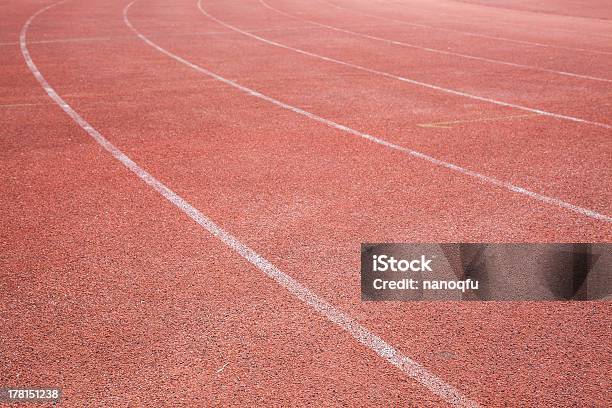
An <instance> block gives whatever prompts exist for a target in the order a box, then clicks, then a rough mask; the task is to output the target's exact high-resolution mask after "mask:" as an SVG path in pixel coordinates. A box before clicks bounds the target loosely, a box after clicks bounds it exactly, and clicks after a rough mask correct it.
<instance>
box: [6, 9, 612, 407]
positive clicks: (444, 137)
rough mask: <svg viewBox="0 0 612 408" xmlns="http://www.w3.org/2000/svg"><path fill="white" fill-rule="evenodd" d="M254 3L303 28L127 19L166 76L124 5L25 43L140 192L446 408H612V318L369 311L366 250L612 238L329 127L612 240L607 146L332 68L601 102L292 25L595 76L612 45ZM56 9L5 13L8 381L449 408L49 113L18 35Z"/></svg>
mask: <svg viewBox="0 0 612 408" xmlns="http://www.w3.org/2000/svg"><path fill="white" fill-rule="evenodd" d="M266 3H268V4H269V5H270V6H272V7H274V8H276V9H278V10H282V11H283V12H285V13H289V14H291V15H295V16H299V17H300V18H301V19H302V20H301V21H298V20H295V19H293V18H291V17H289V16H287V15H283V14H281V13H278V12H275V11H274V10H271V9H270V8H267V7H265V5H263V4H262V3H261V2H259V1H256V0H249V1H247V0H241V1H232V2H226V1H209V0H203V1H202V2H201V8H202V9H203V10H204V11H205V12H206V13H207V14H209V15H210V16H212V17H213V18H214V19H216V20H217V21H215V20H213V19H211V18H210V17H207V16H206V15H204V14H203V13H201V12H200V9H199V8H198V5H197V2H196V1H195V0H180V1H178V0H177V1H171V0H138V1H137V2H135V3H134V4H133V5H132V6H130V8H129V10H128V19H129V20H128V21H129V23H130V24H132V26H133V27H134V29H135V30H137V32H139V33H142V34H141V35H142V36H144V37H145V38H146V39H148V41H150V42H151V43H153V44H155V45H157V47H160V48H162V49H164V50H166V52H167V53H170V54H172V55H174V56H175V57H176V58H174V59H173V58H170V57H169V56H168V54H164V53H161V52H160V50H159V49H156V48H154V47H152V46H151V43H147V42H145V41H143V39H142V38H139V37H137V36H136V34H135V33H134V32H133V31H132V30H131V29H130V28H129V27H128V26H127V25H126V24H125V21H124V9H125V7H126V6H127V4H128V2H126V1H102V0H97V1H95V2H81V1H76V0H75V1H72V0H70V1H67V2H65V3H62V4H59V5H57V6H54V7H52V8H50V9H48V10H46V11H44V12H42V13H41V14H39V15H38V16H37V17H36V18H35V19H34V20H33V21H32V23H31V25H30V26H29V28H28V30H27V33H26V34H27V35H26V37H25V39H26V41H27V43H25V45H26V47H27V50H28V52H29V54H30V56H31V58H32V61H33V63H34V64H35V65H36V67H37V69H38V70H40V73H41V74H42V76H44V78H45V80H46V81H48V84H49V85H50V86H51V87H52V88H53V89H54V91H55V92H57V94H58V95H59V96H60V97H61V98H62V99H63V100H64V101H65V103H67V104H68V105H69V106H70V107H71V108H72V109H74V112H76V113H78V115H80V116H81V117H82V118H83V119H84V120H86V121H87V122H88V123H89V124H90V125H91V126H92V128H94V129H96V130H97V131H98V132H99V133H100V134H101V135H103V137H105V138H106V139H107V140H108V141H110V142H111V143H112V144H113V145H115V146H116V147H117V148H118V149H120V150H121V151H122V152H124V153H125V154H126V155H128V156H129V157H130V158H131V159H132V160H133V161H134V162H135V163H137V165H138V166H139V168H141V169H144V170H146V172H148V173H149V174H150V175H152V176H153V177H155V178H156V179H157V180H158V181H159V182H161V183H163V184H164V185H166V186H168V187H169V188H171V189H172V190H173V191H174V192H175V193H176V194H177V195H178V196H180V197H182V198H183V199H184V200H186V202H188V203H190V204H191V205H192V206H193V207H194V208H196V209H197V210H199V212H200V213H202V214H204V215H205V216H206V217H208V218H209V219H210V220H213V221H214V222H215V225H217V226H218V227H220V228H223V229H224V230H225V231H228V232H229V233H230V234H232V236H233V237H235V238H236V239H238V240H239V241H240V242H241V243H243V244H244V245H247V246H248V247H249V248H251V249H252V250H254V251H255V252H257V253H258V254H259V255H261V256H262V257H263V258H265V259H267V260H268V261H270V262H271V263H272V264H274V265H275V266H276V267H277V268H279V270H281V271H283V272H284V273H286V274H287V275H289V276H291V277H292V278H293V279H295V281H297V282H299V283H300V284H301V285H303V286H304V287H307V288H309V289H310V291H311V292H312V293H315V294H317V295H318V296H319V297H320V298H322V299H325V300H326V301H327V302H329V303H330V304H331V305H333V307H334V310H337V311H342V312H343V313H344V314H345V315H346V316H350V317H351V318H352V319H354V321H356V322H358V324H359V325H360V327H363V328H365V329H367V330H368V332H369V333H373V334H375V335H377V336H380V338H381V339H383V340H384V341H385V342H386V343H387V344H388V345H390V346H392V347H393V348H394V350H396V351H397V352H399V353H401V354H402V355H403V356H407V357H409V358H411V359H412V360H414V361H415V362H418V363H419V364H420V365H421V366H422V367H424V368H425V369H426V370H427V372H428V373H430V374H431V375H432V376H434V377H435V378H436V379H439V380H440V381H441V382H442V383H443V384H446V385H448V386H451V387H453V389H455V390H457V392H458V393H459V395H460V396H461V397H462V398H463V399H462V400H460V401H459V402H470V401H472V402H474V403H477V404H479V405H481V406H518V405H522V406H597V407H599V406H601V407H603V406H608V405H610V403H611V399H610V395H609V393H607V392H606V390H609V389H610V388H611V387H610V386H611V385H612V384H611V383H612V381H611V378H610V374H609V373H610V372H611V370H610V369H611V368H612V367H611V358H610V356H611V353H612V349H611V347H610V342H609V337H610V323H611V321H610V312H611V309H610V303H609V302H580V303H569V302H567V303H561V302H559V303H526V302H525V303H469V304H468V303H363V302H361V301H360V299H359V292H358V282H359V275H358V266H359V265H358V256H357V255H358V253H359V243H360V242H367V241H370V242H376V241H389V242H402V241H429V242H432V241H441V242H450V241H501V242H522V241H537V242H540V241H542V242H546V241H568V242H570V241H595V242H610V240H611V238H612V229H611V228H610V223H609V222H607V221H606V220H605V218H604V219H602V218H597V217H593V216H589V215H588V214H586V215H585V213H582V212H580V211H573V210H571V209H568V208H566V207H562V206H559V205H557V204H555V203H551V202H543V201H542V200H538V199H534V198H533V197H532V196H529V195H525V194H522V193H520V192H519V193H517V192H512V191H509V190H508V189H507V188H504V187H500V186H499V185H497V186H496V185H493V184H491V183H489V182H487V181H483V180H482V179H477V178H474V177H473V176H470V175H469V174H465V173H462V172H458V171H453V170H451V169H449V168H448V167H444V166H441V165H436V164H434V163H432V162H431V161H427V160H422V159H419V158H415V157H414V156H411V155H409V154H406V153H405V152H402V151H398V150H397V149H394V148H390V147H389V146H384V145H381V144H379V143H372V141H368V140H364V139H363V138H362V137H359V136H357V135H355V134H351V133H349V132H347V131H346V129H345V130H343V129H339V128H338V127H333V126H329V123H328V124H325V123H322V122H321V120H318V119H316V118H324V119H325V120H328V121H333V122H334V123H337V124H340V125H343V126H346V127H348V128H350V129H354V130H357V131H359V132H361V134H367V135H374V136H376V137H377V138H379V139H381V140H385V141H387V142H389V143H392V144H394V146H395V145H396V146H401V147H404V148H409V149H412V150H413V151H418V152H422V153H423V154H426V155H428V157H433V158H436V159H438V160H441V161H444V162H445V163H452V164H454V165H457V166H461V168H463V169H468V170H469V171H471V172H474V173H478V174H481V175H484V176H486V177H489V178H494V179H495V180H501V181H503V182H507V183H511V184H512V185H515V186H520V187H522V188H525V189H528V190H529V191H533V192H536V193H537V194H540V195H542V196H545V197H552V198H554V199H556V200H559V201H561V202H564V203H568V204H571V205H573V206H576V207H579V208H581V209H587V210H589V211H591V212H592V213H596V214H599V215H602V216H604V217H609V216H610V214H611V211H610V207H611V206H610V203H611V202H612V200H611V191H610V183H609V180H610V175H611V168H610V165H609V163H610V152H611V149H610V142H609V140H610V136H611V133H612V132H611V131H610V130H609V129H606V128H602V127H600V126H593V125H590V124H586V123H577V122H573V121H568V120H563V119H559V118H555V117H550V116H542V115H527V113H528V112H524V111H520V110H517V109H514V108H509V107H504V106H500V105H496V104H494V103H487V102H485V101H482V100H475V99H473V98H467V97H463V96H459V95H456V94H449V93H448V92H440V91H438V90H435V89H432V88H427V87H423V86H420V85H415V84H413V83H406V82H402V81H398V80H397V79H394V78H391V77H389V76H384V75H380V74H377V73H372V72H367V71H364V70H363V69H356V68H354V67H353V66H348V65H346V64H344V65H343V64H340V63H338V62H337V61H341V62H344V63H347V64H352V65H358V66H360V67H365V68H368V69H370V70H376V71H377V72H384V73H388V74H391V75H394V76H400V77H407V78H410V79H412V80H414V81H418V82H420V83H426V84H433V85H436V86H439V87H443V88H445V89H450V90H457V91H461V92H466V93H469V94H473V95H477V96H480V97H483V98H488V99H493V100H498V101H505V102H508V103H511V104H516V105H520V106H528V107H535V108H537V109H541V110H544V111H546V112H552V113H555V114H559V115H564V116H571V117H576V118H582V119H585V120H588V121H591V122H596V123H603V124H608V125H609V124H610V117H611V115H610V113H611V110H612V108H611V106H612V105H611V104H610V84H609V83H606V82H601V81H592V80H588V79H584V78H582V79H581V78H569V77H563V76H559V75H556V74H553V73H549V72H542V71H536V70H526V69H522V68H516V67H511V66H502V65H496V66H493V65H491V64H488V63H486V64H485V63H483V62H482V61H474V60H471V61H467V60H465V59H459V58H457V57H454V56H450V55H432V54H431V53H426V52H424V51H423V50H418V49H408V48H405V47H398V46H396V45H394V44H389V43H382V42H380V41H375V40H372V39H367V38H364V37H359V36H356V35H354V34H350V33H346V32H339V31H335V30H330V29H328V28H325V27H321V26H317V25H313V24H311V23H309V22H307V21H303V20H309V21H316V22H319V23H323V24H326V25H332V26H335V27H342V28H344V29H347V30H350V31H354V32H360V33H365V34H367V35H371V36H376V37H384V38H388V39H391V40H395V41H402V42H411V43H417V44H419V45H422V46H426V47H431V48H436V49H452V50H453V51H454V52H460V53H465V54H468V53H469V54H477V55H479V56H482V57H485V58H495V59H498V60H504V61H509V62H514V63H520V64H525V65H530V66H538V67H545V68H548V69H553V70H560V71H561V70H562V71H571V72H576V73H579V74H582V75H590V76H597V77H604V78H605V77H606V76H607V78H610V77H609V75H610V74H609V73H610V67H611V66H612V47H611V46H610V41H609V39H608V38H607V37H606V36H610V35H612V32H611V30H610V28H609V26H607V25H606V24H604V22H602V21H601V19H589V18H584V16H580V17H568V16H561V15H558V14H551V13H548V14H547V13H542V12H538V13H525V12H524V11H520V12H519V11H516V12H515V11H512V10H509V9H503V12H502V11H500V9H498V8H492V7H482V6H474V5H470V6H469V8H467V7H468V6H466V8H464V7H463V6H460V5H457V4H454V3H453V2H449V1H442V0H441V1H438V2H417V3H415V4H418V9H415V8H414V6H413V7H408V5H407V3H401V2H398V1H376V2H365V1H347V0H343V1H340V0H330V1H327V0H325V1H317V2H316V5H315V3H313V2H308V1H298V0H292V1H288V0H266ZM506 3H509V2H506ZM51 4H52V3H49V2H46V1H45V2H41V1H24V2H21V1H20V2H17V1H8V2H5V3H3V4H2V5H0V11H1V14H0V15H2V17H1V18H2V25H1V26H0V30H1V31H0V48H1V49H2V51H3V52H2V57H1V58H2V61H3V65H2V74H3V78H5V79H6V81H5V83H6V85H5V86H3V87H2V88H0V101H1V105H2V106H0V114H1V115H2V124H3V128H4V129H5V130H4V132H3V138H2V142H1V143H2V149H1V153H0V154H1V155H2V160H1V161H0V165H1V166H2V174H3V175H4V180H5V182H4V183H2V187H1V188H2V195H1V197H2V207H3V212H2V228H1V230H0V231H1V235H0V236H1V240H0V243H1V245H2V249H1V251H0V254H1V265H2V272H3V274H2V275H3V279H2V281H1V283H0V284H1V285H2V286H1V288H0V291H1V293H2V296H3V302H2V303H0V309H1V311H2V314H1V316H3V319H2V320H1V321H2V325H3V327H2V333H3V334H2V340H3V341H2V342H1V343H0V352H1V353H2V356H3V359H2V361H1V362H0V384H10V385H31V384H57V385H59V386H61V387H62V388H63V389H64V395H65V405H66V406H157V405H160V406H167V405H175V406H176V405H183V406H204V405H213V404H219V405H232V404H233V405H275V406H285V405H330V404H334V405H335V404H337V405H342V404H344V405H399V404H402V405H408V406H419V407H420V406H443V405H447V404H448V403H449V398H445V396H444V395H442V396H441V395H436V393H435V392H432V387H431V386H430V387H428V386H427V385H428V383H427V381H424V380H423V378H424V377H423V376H422V375H421V376H419V375H417V376H415V378H410V376H408V375H406V373H405V372H403V371H401V370H398V369H397V368H396V367H394V366H393V365H392V364H390V363H389V361H388V360H386V359H385V358H383V357H381V356H380V355H379V354H376V352H375V351H374V350H372V349H371V348H368V347H367V345H364V344H361V343H359V342H358V341H357V340H356V339H355V338H354V337H353V336H352V335H351V333H350V332H347V331H346V330H343V328H342V327H340V326H339V325H338V324H336V323H334V322H332V321H330V319H329V318H326V317H325V315H321V314H320V313H318V312H317V311H315V310H313V308H312V307H311V306H309V305H308V303H307V302H306V303H304V302H303V301H301V300H299V299H298V298H297V297H296V296H294V295H293V294H292V293H291V292H289V291H287V290H286V288H284V287H283V286H282V285H279V284H278V283H277V282H275V281H274V280H272V279H270V278H269V277H267V276H266V275H265V274H262V272H261V271H260V270H259V269H258V268H257V266H255V265H253V264H252V263H249V262H247V261H246V260H245V259H244V258H243V257H241V256H240V255H239V254H237V253H236V252H235V251H233V250H232V249H231V248H229V247H228V246H227V245H226V244H225V243H223V242H222V241H220V240H219V239H217V238H215V237H213V236H212V235H211V234H210V233H209V232H208V231H206V230H204V229H202V227H201V226H200V225H198V224H196V223H194V221H193V220H192V219H190V218H189V216H187V215H186V214H185V213H184V212H181V211H180V209H178V208H177V206H176V205H173V204H172V203H170V202H168V201H167V200H165V199H164V198H163V197H162V196H160V195H159V194H158V193H157V192H156V191H155V190H153V189H151V188H150V187H149V186H148V185H147V184H145V183H143V182H142V181H141V180H139V178H138V177H137V176H136V175H135V174H134V173H133V172H130V170H129V169H127V168H126V167H125V166H123V165H121V163H119V162H118V161H117V160H116V159H115V158H113V156H112V155H110V154H108V152H107V151H105V150H104V149H103V148H101V146H100V145H99V144H98V143H96V142H95V141H94V140H93V139H92V138H91V137H90V136H89V135H88V133H87V132H86V131H85V130H84V129H83V128H82V127H80V126H79V125H78V124H77V123H76V122H75V121H74V120H73V119H72V118H71V117H69V116H68V115H66V113H65V112H64V111H63V110H62V109H61V107H59V106H58V105H57V104H55V103H54V102H53V101H52V100H51V99H49V97H48V96H47V95H46V93H45V91H44V90H43V89H42V87H41V86H40V84H39V82H38V81H37V80H36V78H35V77H34V76H33V75H32V72H31V71H30V70H29V69H28V66H27V65H25V64H24V57H23V55H22V52H21V49H20V43H19V33H20V31H21V29H22V27H23V25H24V24H25V23H26V21H28V19H29V18H30V17H31V16H32V15H33V14H34V13H35V12H37V11H38V10H40V9H41V8H42V7H45V6H47V5H51ZM334 4H335V5H336V6H341V7H342V8H338V7H334ZM512 4H515V5H517V7H518V6H520V4H521V3H520V2H519V1H516V2H514V3H512ZM551 4H553V6H555V7H557V8H559V7H565V6H563V4H564V3H562V2H558V3H557V2H551ZM559 4H560V5H559ZM475 10H477V12H476V11H475ZM563 10H570V9H567V8H563ZM443 11H445V12H446V13H448V14H447V15H446V17H445V15H444V14H442V12H443ZM570 11H571V10H570ZM461 13H465V18H457V16H459V17H463V14H461ZM449 14H451V15H454V17H453V18H450V17H448V15H449ZM575 15H576V16H578V14H575ZM372 16H379V17H380V16H382V17H385V18H392V19H393V20H395V21H389V20H383V19H380V18H376V17H372ZM609 17H610V14H608V18H609ZM497 19H499V20H500V21H499V23H500V24H497ZM219 22H223V23H224V24H225V25H223V24H220V23H219ZM405 22H409V23H411V24H412V23H417V24H419V26H415V25H408V24H405ZM521 24H523V25H529V26H531V27H533V26H536V27H545V28H550V30H542V31H541V32H538V33H536V32H533V31H529V30H524V29H522V28H520V27H521ZM228 26H231V27H234V29H232V28H230V27H228ZM433 27H435V28H433ZM236 29H238V31H237V30H236ZM451 30H452V31H451ZM244 31H247V32H249V33H252V34H254V35H256V36H257V37H258V38H255V37H253V36H249V35H246V34H245V33H244ZM458 31H459V32H462V33H472V34H473V33H480V34H482V35H486V36H487V37H482V36H481V37H479V36H474V35H472V34H469V35H468V34H461V33H459V32H458ZM572 31H575V32H572ZM450 33H452V34H450ZM492 37H495V38H492ZM262 39H263V40H266V41H268V42H264V41H262ZM509 39H511V40H516V41H508V40H509ZM270 42H272V43H274V44H276V45H274V44H271V43H270ZM532 43H538V44H546V45H547V46H542V45H533V44H532ZM278 44H282V45H283V46H284V47H281V46H279V45H278ZM21 45H23V44H21ZM296 49H297V50H302V51H303V52H307V53H308V54H304V53H303V52H302V53H299V52H296V51H295V50H296ZM321 57H325V58H328V60H325V59H321ZM177 58H178V60H177ZM329 59H333V60H334V61H330V60H329ZM189 64H192V65H189ZM198 67H200V70H198V69H197V68H198ZM30 68H31V67H30ZM194 68H196V69H194ZM202 68H203V69H205V70H209V71H212V72H214V73H215V74H217V75H219V76H221V77H223V78H225V79H227V80H231V81H235V83H238V84H240V86H243V87H247V88H249V89H252V90H255V91H257V92H259V93H260V94H257V95H259V96H257V95H254V94H247V93H245V92H244V89H242V90H241V89H239V88H237V87H236V86H232V84H231V83H230V84H228V83H227V82H221V81H219V80H218V78H217V79H215V78H214V77H212V76H210V75H206V74H205V73H204V72H202ZM262 95H265V96H266V97H267V98H268V99H265V98H262V97H261V96H262ZM270 98H272V99H273V100H274V101H281V102H282V103H285V104H288V105H291V106H292V107H295V108H298V109H301V111H299V112H296V110H290V109H286V108H283V107H281V106H279V105H278V104H274V103H272V102H271V100H270ZM304 111H306V112H308V113H310V114H311V117H308V116H305V115H304V114H303V113H300V112H304ZM313 115H314V116H313ZM328 317H329V316H328ZM332 320H333V319H332ZM424 385H425V386H424ZM429 385H431V384H429ZM433 388H434V389H435V387H433ZM434 391H435V390H434ZM451 402H453V401H451ZM455 402H457V401H455Z"/></svg>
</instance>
